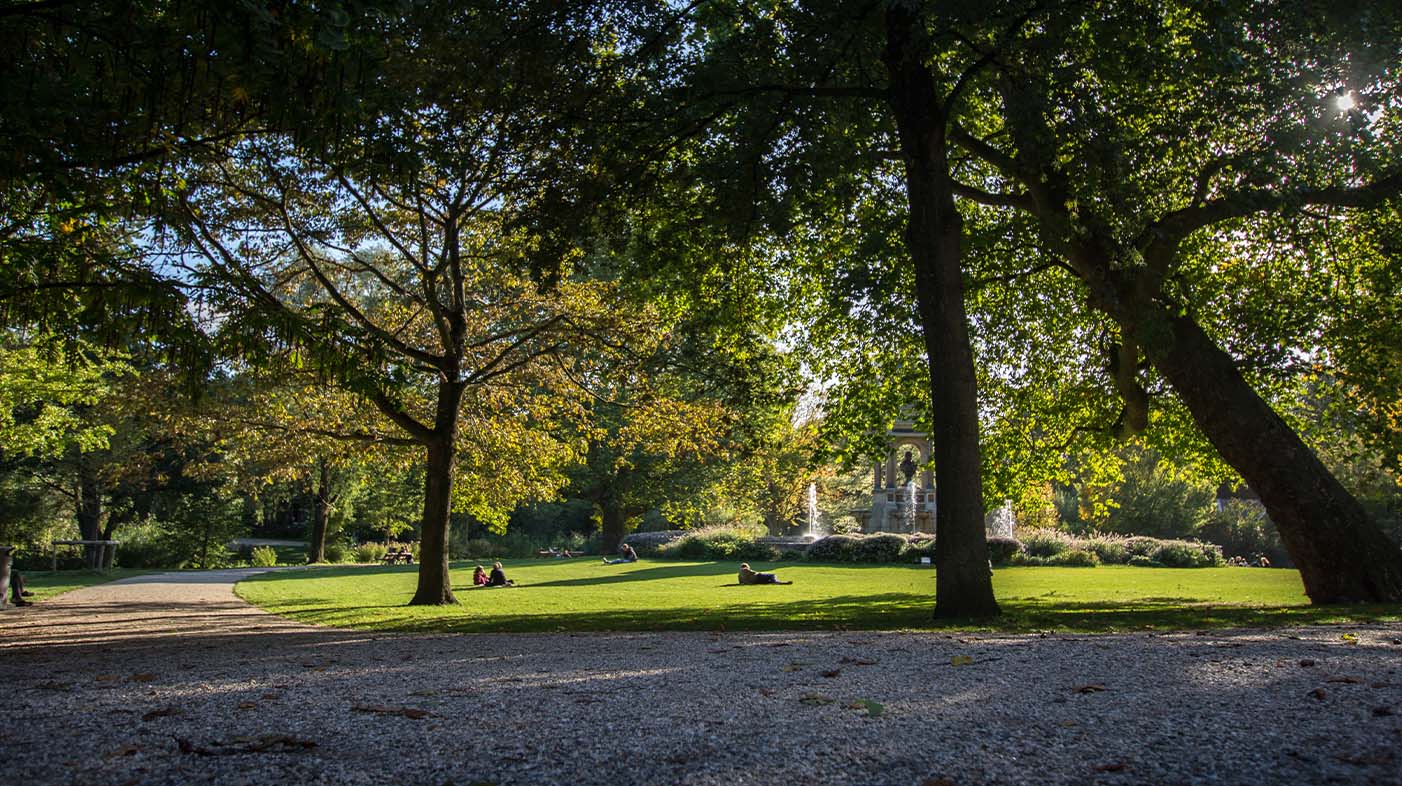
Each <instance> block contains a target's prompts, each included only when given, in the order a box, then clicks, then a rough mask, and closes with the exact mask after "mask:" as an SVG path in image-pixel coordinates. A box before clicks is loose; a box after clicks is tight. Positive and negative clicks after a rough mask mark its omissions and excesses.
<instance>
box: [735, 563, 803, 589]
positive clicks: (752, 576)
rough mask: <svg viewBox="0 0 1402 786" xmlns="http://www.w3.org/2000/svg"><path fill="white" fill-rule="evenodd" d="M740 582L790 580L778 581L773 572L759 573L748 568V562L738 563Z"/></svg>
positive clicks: (773, 582)
mask: <svg viewBox="0 0 1402 786" xmlns="http://www.w3.org/2000/svg"><path fill="white" fill-rule="evenodd" d="M740 583H741V584H792V583H793V582H792V581H780V580H779V577H778V576H775V575H774V574H773V573H759V572H756V571H753V570H750V563H748V562H742V563H740Z"/></svg>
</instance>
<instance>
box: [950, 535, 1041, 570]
mask: <svg viewBox="0 0 1402 786" xmlns="http://www.w3.org/2000/svg"><path fill="white" fill-rule="evenodd" d="M931 542H932V543H933V541H931ZM1019 551H1022V542H1021V541H1019V540H1018V539H1017V538H1004V537H998V536H994V537H991V538H989V539H988V560H989V561H990V562H992V563H993V564H994V565H1001V564H1003V563H1005V562H1007V561H1008V560H1010V559H1012V556H1013V555H1014V554H1016V553H1018V552H1019Z"/></svg>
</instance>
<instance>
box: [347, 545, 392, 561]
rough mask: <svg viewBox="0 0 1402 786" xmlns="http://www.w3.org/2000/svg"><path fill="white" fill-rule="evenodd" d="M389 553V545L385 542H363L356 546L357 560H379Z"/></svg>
mask: <svg viewBox="0 0 1402 786" xmlns="http://www.w3.org/2000/svg"><path fill="white" fill-rule="evenodd" d="M388 553H389V547H388V546H386V545H385V544H383V543H361V544H360V545H358V546H356V547H355V561H356V562H379V561H381V560H383V559H384V558H385V555H386V554H388Z"/></svg>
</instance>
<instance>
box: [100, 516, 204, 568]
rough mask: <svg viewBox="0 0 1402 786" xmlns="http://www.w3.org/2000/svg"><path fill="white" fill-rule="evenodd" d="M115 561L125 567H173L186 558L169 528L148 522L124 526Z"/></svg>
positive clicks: (119, 565)
mask: <svg viewBox="0 0 1402 786" xmlns="http://www.w3.org/2000/svg"><path fill="white" fill-rule="evenodd" d="M118 539H119V540H120V541H121V543H122V545H120V546H118V547H117V554H116V557H115V560H114V564H115V565H117V566H118V567H122V568H174V567H177V566H179V564H180V563H181V562H182V561H183V560H184V559H185V558H186V557H185V555H183V554H181V553H180V551H179V549H178V548H177V545H176V542H175V540H174V538H173V537H172V533H171V531H170V529H169V528H168V527H163V526H161V525H160V524H158V523H156V522H154V521H145V522H142V523H139V524H132V525H129V526H126V527H123V528H122V530H121V533H120V535H119V537H118Z"/></svg>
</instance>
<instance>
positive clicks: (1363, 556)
mask: <svg viewBox="0 0 1402 786" xmlns="http://www.w3.org/2000/svg"><path fill="white" fill-rule="evenodd" d="M1157 318H1158V320H1161V321H1162V323H1163V325H1164V327H1166V329H1164V328H1160V329H1158V330H1154V329H1153V327H1152V326H1150V329H1149V330H1147V331H1146V330H1144V326H1143V325H1141V326H1138V329H1136V330H1135V332H1136V333H1137V334H1139V335H1140V336H1145V335H1146V334H1147V335H1148V336H1150V337H1152V339H1153V340H1147V341H1145V342H1144V343H1145V350H1146V353H1147V354H1148V355H1149V359H1150V360H1151V361H1152V362H1153V363H1154V366H1155V367H1157V368H1158V369H1159V371H1160V372H1161V373H1162V374H1163V375H1164V377H1165V378H1167V379H1168V381H1169V383H1170V384H1172V385H1173V389H1174V391H1175V392H1176V393H1177V394H1178V397H1179V398H1181V399H1182V400H1183V403H1184V404H1185V405H1186V406H1187V407H1188V410H1189V412H1191V413H1192V415H1193V419H1194V420H1195V421H1197V424H1198V427H1199V428H1201V429H1202V431H1203V433H1204V434H1205V435H1207V438H1208V439H1209V440H1210V441H1211V442H1212V445H1213V446H1214V447H1215V448H1216V449H1217V452H1218V453H1220V454H1221V455H1222V458H1223V459H1224V460H1225V461H1226V462H1227V463H1228V464H1230V465H1232V467H1233V468H1234V469H1236V471H1237V472H1239V473H1241V476H1242V478H1244V479H1245V480H1246V482H1247V483H1248V484H1250V486H1251V488H1252V489H1253V490H1254V491H1255V492H1256V493H1257V494H1259V495H1260V497H1261V502H1262V504H1263V505H1265V508H1266V512H1267V513H1268V514H1269V515H1270V517H1271V521H1273V522H1275V526H1276V529H1277V530H1279V532H1280V538H1281V540H1282V541H1283V542H1284V543H1285V547H1286V549H1287V550H1289V552H1290V558H1291V559H1292V560H1294V562H1295V566H1296V567H1297V568H1299V570H1300V577H1301V578H1302V579H1303V580H1304V584H1305V593H1306V594H1307V595H1309V598H1310V600H1311V601H1312V602H1314V603H1348V602H1359V601H1371V602H1395V601H1402V548H1399V547H1398V545H1397V544H1395V543H1393V542H1392V541H1391V540H1389V539H1388V537H1387V535H1386V534H1384V533H1383V531H1382V530H1381V529H1380V528H1379V527H1378V526H1377V524H1376V523H1374V522H1373V521H1371V520H1370V519H1369V518H1368V515H1367V513H1366V512H1365V511H1364V510H1363V507H1362V506H1361V505H1360V504H1359V503H1358V500H1356V499H1354V497H1353V495H1351V494H1350V493H1349V492H1348V491H1347V490H1346V489H1345V488H1344V487H1343V485H1342V484H1340V483H1339V481H1338V480H1337V479H1336V478H1335V477H1334V476H1333V475H1332V474H1330V472H1329V470H1328V469H1327V468H1326V467H1325V466H1324V464H1323V462H1321V461H1320V460H1319V457H1318V456H1316V455H1315V453H1314V451H1312V450H1310V448H1309V447H1308V446H1307V445H1305V443H1304V442H1303V441H1302V440H1301V439H1300V437H1299V435H1297V434H1296V433H1295V431H1294V430H1293V429H1292V428H1290V426H1289V425H1287V424H1286V423H1285V421H1284V420H1282V419H1281V417H1280V416H1279V415H1278V414H1276V412H1275V410H1273V409H1271V407H1270V405H1269V404H1267V403H1266V402H1265V401H1264V400H1262V399H1261V397H1260V396H1258V395H1257V394H1256V391H1255V390H1253V389H1252V387H1251V386H1250V385H1249V384H1247V382H1246V380H1245V379H1244V378H1243V377H1242V375H1241V373H1240V372H1239V371H1238V370H1237V367H1236V364H1235V363H1234V362H1233V360H1232V358H1231V356H1230V355H1228V354H1227V353H1226V352H1224V351H1223V350H1222V349H1221V348H1220V347H1218V346H1217V344H1216V343H1215V342H1214V341H1213V340H1212V338H1211V337H1209V336H1208V335H1207V334H1206V333H1205V332H1204V331H1203V330H1202V328H1201V327H1200V326H1199V325H1198V324H1197V323H1196V322H1194V321H1193V320H1192V319H1191V318H1189V317H1186V316H1174V315H1171V314H1169V313H1168V312H1167V311H1166V310H1163V309H1162V308H1161V307H1160V311H1159V313H1158V315H1157Z"/></svg>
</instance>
